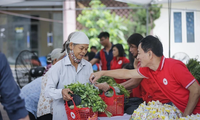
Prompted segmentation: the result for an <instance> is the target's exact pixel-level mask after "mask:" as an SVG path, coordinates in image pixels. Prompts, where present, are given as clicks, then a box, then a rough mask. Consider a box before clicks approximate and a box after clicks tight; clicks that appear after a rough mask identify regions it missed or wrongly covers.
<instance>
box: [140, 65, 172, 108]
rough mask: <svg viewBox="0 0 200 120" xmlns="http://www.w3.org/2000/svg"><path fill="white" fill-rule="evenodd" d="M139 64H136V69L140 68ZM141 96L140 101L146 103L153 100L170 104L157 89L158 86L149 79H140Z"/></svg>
mask: <svg viewBox="0 0 200 120" xmlns="http://www.w3.org/2000/svg"><path fill="white" fill-rule="evenodd" d="M140 65H141V64H140V62H139V63H138V66H137V67H138V68H139V67H140ZM140 85H141V95H142V99H143V100H144V101H146V102H147V103H148V102H150V101H152V100H154V101H156V100H159V101H160V102H161V103H163V104H164V103H169V102H171V101H170V100H169V99H168V98H167V97H166V96H165V95H164V94H163V92H162V91H161V90H160V89H159V87H158V85H157V84H156V83H155V81H154V80H152V79H151V78H149V79H146V78H144V79H142V81H141V83H140Z"/></svg>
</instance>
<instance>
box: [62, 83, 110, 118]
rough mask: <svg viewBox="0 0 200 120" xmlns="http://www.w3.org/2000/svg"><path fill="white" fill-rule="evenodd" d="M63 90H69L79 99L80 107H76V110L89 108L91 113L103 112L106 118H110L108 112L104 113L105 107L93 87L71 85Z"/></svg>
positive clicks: (79, 84)
mask: <svg viewBox="0 0 200 120" xmlns="http://www.w3.org/2000/svg"><path fill="white" fill-rule="evenodd" d="M65 88H69V89H70V90H71V91H73V93H74V94H76V95H79V96H80V97H81V105H79V106H77V107H78V108H82V107H89V108H92V111H93V112H97V111H98V112H105V114H106V115H107V116H108V117H111V116H112V114H111V113H110V112H108V111H106V108H107V105H106V104H105V102H104V101H103V100H102V99H101V97H99V91H98V90H97V89H96V88H95V87H94V86H93V85H90V84H89V83H87V84H81V83H73V84H70V85H68V86H65ZM70 108H72V107H70Z"/></svg>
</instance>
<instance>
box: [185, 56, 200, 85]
mask: <svg viewBox="0 0 200 120" xmlns="http://www.w3.org/2000/svg"><path fill="white" fill-rule="evenodd" d="M186 66H187V68H188V70H189V71H190V72H191V73H192V75H193V76H194V77H195V78H196V79H197V80H198V82H199V83H200V62H199V61H197V59H190V60H189V61H188V63H187V64H186Z"/></svg>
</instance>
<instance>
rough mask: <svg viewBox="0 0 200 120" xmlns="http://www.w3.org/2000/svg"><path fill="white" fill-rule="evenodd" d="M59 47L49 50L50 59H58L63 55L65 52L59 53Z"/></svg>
mask: <svg viewBox="0 0 200 120" xmlns="http://www.w3.org/2000/svg"><path fill="white" fill-rule="evenodd" d="M61 51H62V49H61V48H56V49H54V50H53V51H52V52H51V60H52V61H53V60H55V59H57V60H58V59H60V58H61V57H62V56H63V55H65V52H63V53H61Z"/></svg>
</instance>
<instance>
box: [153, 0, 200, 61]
mask: <svg viewBox="0 0 200 120" xmlns="http://www.w3.org/2000/svg"><path fill="white" fill-rule="evenodd" d="M167 8H168V4H163V8H162V9H161V16H160V18H159V19H158V20H156V21H155V28H154V29H153V35H157V36H158V37H159V38H160V40H161V42H162V43H163V48H164V55H165V56H166V57H169V15H168V9H167ZM195 10H196V11H195ZM176 11H178V12H182V43H175V42H174V18H173V13H174V12H176ZM191 11H192V12H194V32H195V33H194V39H195V42H193V43H188V42H187V33H186V16H185V15H186V14H185V12H191ZM170 45H171V47H170V48H171V49H170V50H171V51H170V57H172V56H173V55H174V54H175V53H177V52H185V53H186V54H187V55H188V56H189V57H190V58H197V57H198V56H199V57H198V60H200V0H198V1H191V2H178V3H172V13H171V43H170Z"/></svg>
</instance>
